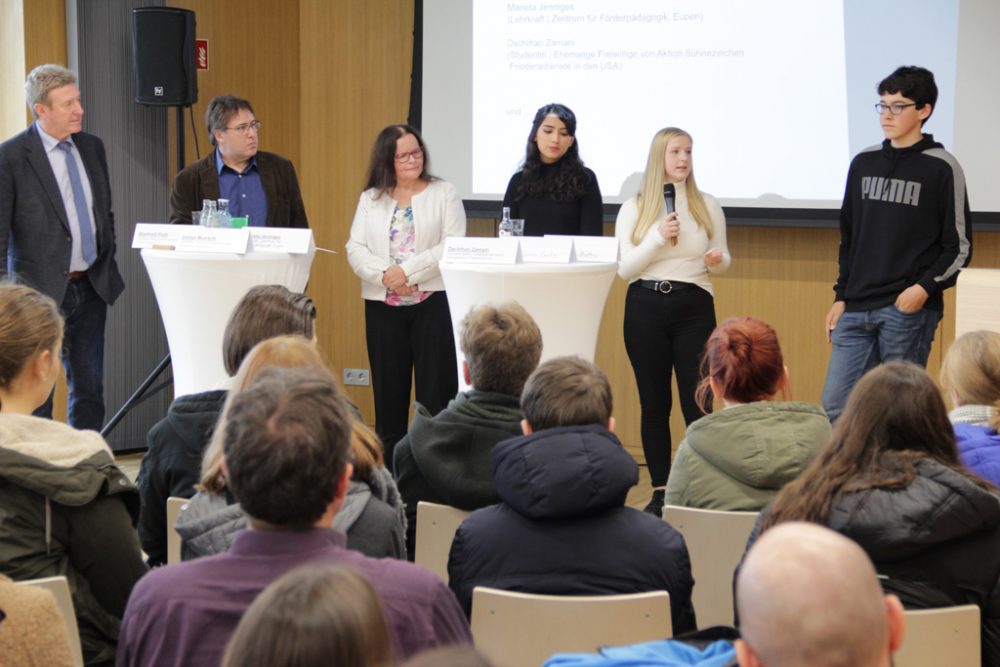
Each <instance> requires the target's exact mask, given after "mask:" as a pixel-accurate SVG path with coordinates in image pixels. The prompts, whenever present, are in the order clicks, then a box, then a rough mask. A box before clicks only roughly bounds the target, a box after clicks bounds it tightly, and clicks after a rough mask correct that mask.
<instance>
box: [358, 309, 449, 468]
mask: <svg viewBox="0 0 1000 667" xmlns="http://www.w3.org/2000/svg"><path fill="white" fill-rule="evenodd" d="M365 335H366V337H367V341H368V362H369V363H370V364H371V367H372V393H373V394H374V397H375V432H376V433H378V437H379V438H380V439H381V440H382V446H383V448H384V449H385V460H386V465H387V466H390V467H391V466H392V454H393V450H394V448H395V447H396V443H397V442H399V441H400V440H401V439H402V437H403V436H404V435H406V422H407V418H408V416H409V412H410V380H411V378H413V377H414V376H415V378H416V379H415V383H416V389H417V392H416V393H417V401H418V402H419V403H420V404H421V405H423V406H424V407H425V408H427V409H428V410H429V411H430V412H431V414H437V413H438V412H440V411H441V410H442V409H443V408H444V407H445V406H447V405H448V401H450V400H451V399H452V398H454V397H455V394H456V393H458V365H457V364H458V362H457V361H456V359H455V335H454V333H453V331H452V327H451V313H450V311H449V310H448V297H446V296H445V293H444V292H443V291H442V292H434V293H433V294H431V295H430V296H429V297H427V298H426V299H425V300H424V301H422V302H420V303H418V304H415V305H412V306H388V305H386V304H385V303H384V302H382V301H372V300H367V299H366V300H365Z"/></svg>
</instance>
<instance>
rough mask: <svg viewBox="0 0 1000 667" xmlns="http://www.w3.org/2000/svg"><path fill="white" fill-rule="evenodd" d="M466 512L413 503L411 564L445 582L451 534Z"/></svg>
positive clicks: (423, 502)
mask: <svg viewBox="0 0 1000 667" xmlns="http://www.w3.org/2000/svg"><path fill="white" fill-rule="evenodd" d="M469 514H470V513H469V512H466V511H465V510H460V509H458V508H455V507H451V506H450V505H440V504H438V503H429V502H427V501H425V500H421V501H420V502H418V503H417V537H416V545H415V546H414V548H413V552H414V553H413V562H415V563H416V564H418V565H423V566H424V567H426V568H427V569H429V570H430V571H431V572H433V573H434V574H436V575H438V576H439V577H441V580H442V581H444V583H448V554H449V553H451V542H452V540H453V539H455V531H456V530H458V527H459V526H460V525H462V522H463V521H465V517H467V516H469Z"/></svg>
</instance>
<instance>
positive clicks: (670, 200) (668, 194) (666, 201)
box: [663, 183, 677, 245]
mask: <svg viewBox="0 0 1000 667" xmlns="http://www.w3.org/2000/svg"><path fill="white" fill-rule="evenodd" d="M674 195H675V192H674V184H673V183H664V184H663V205H664V206H666V207H667V215H670V214H671V213H673V212H674V210H675V209H674ZM670 245H677V237H676V236H675V237H673V238H672V239H670Z"/></svg>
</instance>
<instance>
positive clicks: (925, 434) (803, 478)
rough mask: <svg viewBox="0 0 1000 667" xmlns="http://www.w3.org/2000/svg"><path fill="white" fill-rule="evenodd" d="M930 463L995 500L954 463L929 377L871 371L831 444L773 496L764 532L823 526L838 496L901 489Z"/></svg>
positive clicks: (899, 369)
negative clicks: (922, 463)
mask: <svg viewBox="0 0 1000 667" xmlns="http://www.w3.org/2000/svg"><path fill="white" fill-rule="evenodd" d="M919 459H931V460H934V461H937V462H938V463H940V464H941V465H943V466H945V467H947V468H951V469H952V470H954V471H955V472H957V473H959V474H960V475H963V476H965V477H967V478H969V479H970V480H972V481H973V482H974V483H975V484H976V485H978V486H979V487H981V488H983V489H986V490H987V491H990V492H993V493H996V491H997V490H996V487H994V486H993V485H992V484H990V483H989V482H987V481H985V480H983V479H981V478H980V477H978V476H976V475H975V474H973V473H972V472H970V471H968V470H967V469H966V468H965V467H964V466H963V465H962V464H961V462H960V461H959V460H958V449H957V448H956V447H955V434H954V431H953V430H952V426H951V422H949V421H948V412H947V410H946V409H945V406H944V401H943V400H942V399H941V394H940V393H938V390H937V387H935V386H934V381H933V380H931V377H930V376H929V375H928V374H927V372H926V371H925V370H924V369H923V368H921V367H919V366H917V365H916V364H911V363H908V362H903V361H893V362H889V363H887V364H884V365H882V366H879V367H878V368H875V369H874V370H872V371H869V372H868V374H866V375H865V376H864V377H863V378H861V380H860V381H859V382H858V384H857V385H856V386H855V387H854V391H852V392H851V396H850V398H849V399H848V400H847V407H846V408H844V412H843V413H841V415H840V418H839V419H838V420H837V423H836V425H835V426H834V429H833V434H832V435H831V437H830V441H829V442H828V443H827V444H826V446H824V447H823V449H822V450H820V452H819V454H817V455H816V458H815V459H813V462H812V463H811V464H810V465H809V467H808V468H806V469H805V471H803V473H802V474H801V475H799V476H798V478H796V479H795V480H794V481H792V482H791V483H789V484H788V486H786V487H785V488H784V489H782V490H781V492H780V493H778V495H777V497H776V498H775V499H774V504H773V505H772V506H771V510H770V512H769V513H768V515H767V517H766V518H765V519H764V522H763V524H762V529H764V530H766V529H768V528H770V527H771V526H774V525H776V524H779V523H782V522H785V521H811V522H813V523H819V524H823V525H826V523H827V519H828V518H829V515H830V510H831V508H832V506H833V505H834V503H835V502H836V500H837V498H838V497H840V495H841V494H844V493H852V492H857V491H866V490H868V489H905V488H906V487H908V486H909V485H910V483H911V482H912V481H913V479H914V478H915V477H916V475H917V470H916V462H917V461H918V460H919Z"/></svg>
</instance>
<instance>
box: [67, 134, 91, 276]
mask: <svg viewBox="0 0 1000 667" xmlns="http://www.w3.org/2000/svg"><path fill="white" fill-rule="evenodd" d="M59 148H61V149H62V151H63V152H64V153H66V170H67V171H68V172H69V183H70V185H71V186H73V203H74V204H75V205H76V219H77V222H79V223H80V249H81V250H82V252H83V261H85V262H86V263H87V264H93V263H94V260H96V259H97V241H95V240H94V229H93V228H92V227H91V226H90V211H88V210H87V195H86V194H85V193H84V191H83V181H81V180H80V170H79V169H77V167H76V158H75V157H73V144H71V143H70V142H68V141H60V142H59Z"/></svg>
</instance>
